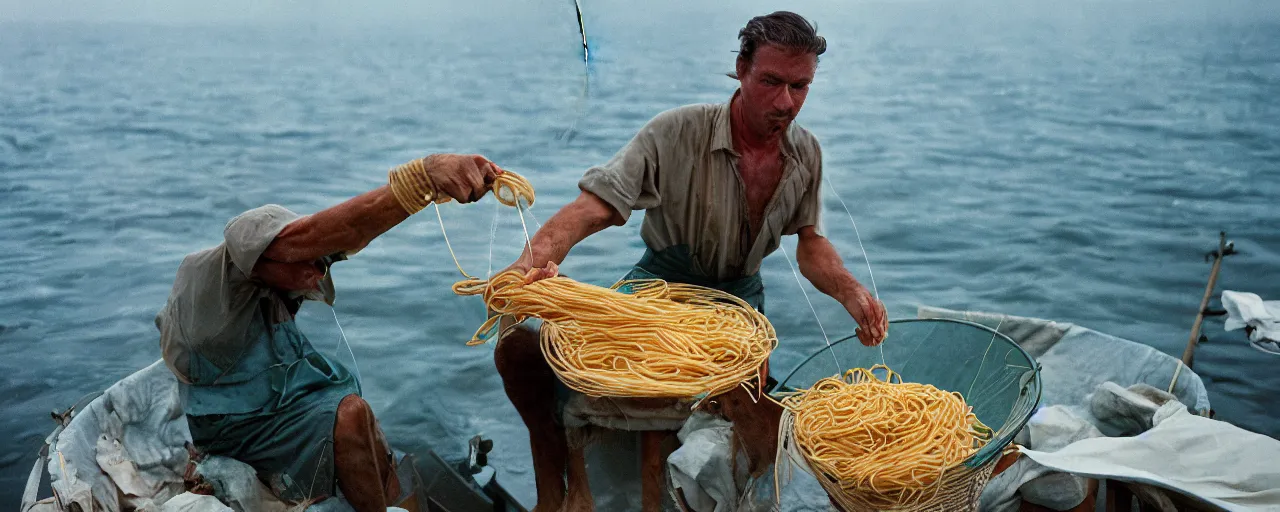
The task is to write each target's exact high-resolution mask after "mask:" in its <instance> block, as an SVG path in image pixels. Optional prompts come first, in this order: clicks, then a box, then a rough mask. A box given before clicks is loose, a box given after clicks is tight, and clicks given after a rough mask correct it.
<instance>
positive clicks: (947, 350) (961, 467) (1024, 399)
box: [774, 319, 1041, 512]
mask: <svg viewBox="0 0 1280 512" xmlns="http://www.w3.org/2000/svg"><path fill="white" fill-rule="evenodd" d="M882 349H883V352H882ZM882 353H883V356H882V355H881V354H882ZM877 364H884V365H886V366H888V367H889V368H890V369H891V370H893V371H894V372H896V373H897V374H899V375H900V376H901V377H902V380H903V381H904V382H918V383H922V384H931V385H933V386H935V387H937V388H938V389H941V390H945V391H955V392H959V393H960V394H961V396H963V397H964V399H965V402H966V403H967V404H968V405H969V406H971V407H972V408H973V412H974V414H975V415H976V416H977V417H978V420H979V421H981V422H982V423H983V424H984V425H987V426H988V427H991V428H992V429H994V430H995V434H994V436H993V438H992V439H991V441H990V442H988V443H987V444H986V445H985V446H983V447H982V448H981V449H980V450H978V451H977V452H976V453H974V454H973V455H971V456H970V457H969V458H968V459H965V460H964V462H962V463H960V464H958V465H956V466H954V467H952V468H950V469H948V470H947V471H946V472H945V473H944V474H943V476H942V480H941V482H940V483H939V491H938V492H937V493H935V494H933V495H932V497H931V498H929V499H927V500H925V501H923V502H921V503H917V504H915V505H914V506H913V507H912V508H911V510H947V511H952V510H977V506H978V498H979V497H980V496H981V495H982V489H983V488H984V487H985V486H986V483H987V481H988V480H989V479H990V478H991V473H992V470H993V469H994V468H995V464H996V463H997V462H998V461H999V459H1000V455H1001V454H1002V453H1003V452H1004V451H1005V449H1006V448H1008V447H1009V445H1010V443H1011V442H1012V441H1013V437H1014V436H1015V435H1017V433H1018V432H1019V431H1020V430H1022V427H1023V426H1025V425H1026V424H1027V420H1029V419H1030V418H1031V414H1032V413H1033V412H1034V411H1035V409H1036V407H1037V406H1038V405H1039V403H1040V390H1041V382H1040V371H1039V365H1038V364H1037V363H1036V361H1035V359H1033V358H1032V357H1031V355H1030V354H1028V353H1027V352H1026V351H1025V350H1023V349H1022V347H1019V346H1018V344H1017V343H1014V341H1013V340H1012V339H1009V337H1008V336H1005V335H1003V334H1000V333H999V332H997V331H996V330H995V329H991V328H990V327H987V326H984V325H981V324H977V323H973V322H967V321H963V320H951V319H903V320H894V321H892V322H889V334H888V336H887V337H886V338H885V341H884V343H882V344H881V346H880V347H865V346H863V345H862V344H861V343H859V342H858V340H857V338H856V337H854V336H848V337H845V338H842V339H840V340H836V341H834V342H832V344H831V347H830V348H827V347H823V348H822V349H821V350H818V351H817V352H814V353H813V354H812V355H810V356H809V357H808V358H806V359H805V360H804V361H803V362H801V363H800V365H799V366H797V367H796V369H795V370H792V372H791V373H790V374H789V375H787V376H786V378H784V379H783V380H782V381H781V382H780V383H779V385H778V387H777V388H776V389H775V390H774V392H775V393H785V392H790V391H796V390H800V389H806V388H808V387H810V386H811V385H813V383H815V382H817V381H818V380H819V379H823V378H826V377H831V376H833V375H840V374H843V373H844V372H845V370H847V369H850V368H871V367H872V366H874V365H877ZM784 421H785V420H784ZM779 462H781V461H779ZM805 467H806V468H807V469H808V470H809V472H810V473H811V474H813V475H814V476H815V477H816V478H817V480H818V482H819V483H821V484H822V486H823V488H824V489H826V491H827V493H828V494H830V495H831V496H832V498H833V499H834V500H835V501H837V502H841V503H842V505H843V508H846V509H848V512H853V511H854V510H870V509H869V508H866V507H859V506H857V505H856V504H857V503H858V502H859V501H861V500H859V499H858V498H857V497H848V496H838V493H840V492H843V491H841V489H840V486H839V483H838V482H834V481H832V480H831V479H830V478H829V477H826V476H825V475H821V473H819V472H817V471H815V470H814V469H813V468H812V467H810V466H809V465H808V464H807V463H806V464H805ZM840 498H848V499H840Z"/></svg>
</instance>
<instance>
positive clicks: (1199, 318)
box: [1182, 231, 1227, 368]
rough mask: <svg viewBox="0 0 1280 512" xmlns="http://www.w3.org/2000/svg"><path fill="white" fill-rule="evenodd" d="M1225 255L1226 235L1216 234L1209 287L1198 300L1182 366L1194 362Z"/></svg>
mask: <svg viewBox="0 0 1280 512" xmlns="http://www.w3.org/2000/svg"><path fill="white" fill-rule="evenodd" d="M1226 255H1227V233H1226V232H1225V231H1224V232H1220V233H1219V234H1218V250H1217V252H1215V253H1214V254H1213V270H1210V271H1209V285H1208V286H1206V287H1205V288H1204V297H1203V298H1201V299H1200V310H1199V311H1197V312H1196V322H1195V324H1193V325H1192V326H1191V338H1190V339H1188V340H1187V349H1186V350H1184V351H1182V364H1185V365H1187V368H1190V367H1191V363H1192V362H1193V361H1194V360H1195V355H1196V344H1197V343H1199V341H1200V324H1201V323H1203V322H1204V312H1205V311H1206V310H1207V309H1208V308H1209V298H1211V297H1213V287H1214V286H1215V285H1217V284H1218V271H1219V270H1220V269H1221V268H1222V258H1223V257H1225V256H1226Z"/></svg>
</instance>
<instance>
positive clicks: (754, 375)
mask: <svg viewBox="0 0 1280 512" xmlns="http://www.w3.org/2000/svg"><path fill="white" fill-rule="evenodd" d="M623 290H628V291H630V293H625V292H624V291H623ZM454 292H456V293H458V294H459V295H483V297H484V302H485V304H486V305H488V307H489V309H490V310H492V311H493V312H494V316H492V317H491V318H490V319H489V321H487V322H485V324H484V325H482V326H481V327H480V329H479V330H478V331H477V332H476V335H475V336H474V337H473V338H472V340H471V342H470V343H469V344H477V343H483V342H484V339H485V338H486V335H487V334H488V333H490V332H491V331H493V330H494V329H495V327H496V326H497V325H498V322H499V320H500V319H501V318H502V317H503V316H511V317H514V319H515V320H516V321H517V322H519V321H523V320H524V319H526V318H531V317H533V318H539V319H541V320H542V321H543V325H542V329H541V334H540V339H541V346H542V354H543V356H545V357H546V360H547V362H548V363H550V365H551V367H552V369H554V370H555V372H556V374H557V375H559V376H560V379H561V380H563V381H564V383H565V384H566V385H568V386H569V387H570V388H572V389H574V390H576V391H579V392H582V393H584V394H587V395H590V396H595V397H602V396H610V397H662V398H693V397H698V396H704V394H705V395H717V394H720V393H723V392H726V391H728V390H730V389H732V388H733V387H735V386H738V385H742V384H743V383H745V382H749V381H753V380H754V381H757V382H758V381H760V380H761V379H763V377H764V375H763V374H762V372H761V370H762V369H763V368H762V365H763V364H764V363H765V361H766V360H767V359H768V357H769V354H770V353H771V352H772V351H773V349H774V347H776V346H777V343H778V337H777V334H776V333H775V332H774V330H773V326H772V325H770V323H769V321H768V320H767V319H765V317H764V315H763V314H761V313H760V312H758V311H756V310H755V309H753V308H751V306H749V305H748V304H747V303H746V302H743V301H742V300H741V299H739V298H737V297H735V296H733V295H730V294H728V293H724V292H721V291H719V290H715V289H710V288H704V287H699V286H693V285H686V284H680V283H668V282H666V281H661V280H640V281H624V282H620V283H618V284H616V285H614V286H613V287H612V288H602V287H599V286H593V285H589V284H585V283H580V282H578V281H574V280H572V279H570V278H567V277H563V276H558V277H552V278H549V279H543V280H540V281H535V282H533V283H529V284H525V283H524V279H523V276H522V275H521V274H520V273H518V272H516V271H506V272H503V273H500V274H497V275H495V276H493V277H492V278H491V279H489V280H488V281H483V280H479V279H468V280H465V281H461V282H459V283H457V284H456V285H454Z"/></svg>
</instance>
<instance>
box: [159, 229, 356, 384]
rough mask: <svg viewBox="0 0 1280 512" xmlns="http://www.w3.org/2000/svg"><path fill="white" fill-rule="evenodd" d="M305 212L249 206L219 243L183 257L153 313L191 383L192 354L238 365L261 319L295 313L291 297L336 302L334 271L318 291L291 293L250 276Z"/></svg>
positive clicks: (177, 369)
mask: <svg viewBox="0 0 1280 512" xmlns="http://www.w3.org/2000/svg"><path fill="white" fill-rule="evenodd" d="M300 218H302V216H300V215H298V214H296V213H294V212H292V211H289V210H288V209H286V208H284V207H282V206H278V205H274V204H269V205H266V206H262V207H259V208H255V209H252V210H249V211H247V212H244V213H242V214H240V215H238V216H236V217H235V218H234V219H231V221H230V222H228V223H227V226H226V229H224V231H223V241H222V243H220V244H218V245H217V246H215V247H211V248H209V249H205V250H203V251H199V252H194V253H191V254H188V255H187V256H186V257H185V258H183V260H182V264H181V265H179V266H178V274H177V276H176V278H175V279H174V282H173V290H172V291H171V292H170V294H169V300H168V303H166V304H165V306H164V308H163V309H161V310H160V313H159V314H157V315H156V327H157V328H158V329H160V351H161V353H162V354H163V357H164V361H165V363H166V364H167V365H168V366H169V369H170V370H172V371H173V372H174V374H175V375H177V376H178V378H179V379H181V380H183V381H184V382H190V379H188V378H187V375H188V373H187V372H188V364H189V362H190V357H191V354H192V353H193V352H198V353H199V354H200V355H201V356H203V357H204V358H206V359H208V360H209V361H210V362H212V363H214V364H215V365H217V366H219V367H222V368H224V369H225V368H229V367H230V366H232V365H234V364H235V362H236V361H237V360H238V359H239V357H240V355H241V354H244V353H245V349H246V348H248V344H250V343H256V342H257V341H258V337H257V335H256V334H255V333H256V332H259V330H260V327H262V323H263V322H280V321H284V320H287V319H289V318H291V317H292V311H290V306H291V304H289V302H295V303H296V302H297V301H299V300H302V299H310V300H323V301H325V302H326V303H329V304H330V305H332V304H333V298H334V288H333V279H332V277H331V276H328V275H326V276H325V277H324V279H323V280H322V281H321V283H320V287H319V289H318V290H314V291H311V292H308V293H305V294H301V295H297V296H293V297H290V296H285V295H282V294H281V292H279V291H276V290H273V289H271V288H269V287H267V286H266V285H265V284H263V283H262V282H261V281H258V280H257V279H254V278H253V277H252V275H253V267H254V265H255V264H257V262H258V259H259V258H260V257H261V256H262V253H263V251H266V250H267V246H268V245H271V241H272V240H275V237H276V235H278V234H280V231H281V230H283V229H284V228H285V226H287V225H289V223H290V222H293V221H295V220H297V219H300ZM264 299H265V301H264ZM294 305H296V304H294ZM264 315H265V316H264Z"/></svg>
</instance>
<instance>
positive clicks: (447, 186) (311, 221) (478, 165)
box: [262, 154, 502, 263]
mask: <svg viewBox="0 0 1280 512" xmlns="http://www.w3.org/2000/svg"><path fill="white" fill-rule="evenodd" d="M426 162H427V167H426V168H425V169H426V173H427V174H428V175H429V176H430V178H431V181H432V182H433V183H434V185H435V188H436V191H437V193H438V194H442V195H448V196H449V197H452V198H454V199H456V200H458V201H459V202H463V203H466V202H471V201H475V200H478V199H479V198H480V197H483V195H484V193H485V191H486V190H487V189H488V186H489V184H491V183H493V180H494V178H495V177H496V176H497V175H498V173H500V172H502V171H501V169H499V168H498V167H497V166H496V165H494V164H493V163H492V162H490V161H488V160H486V159H485V158H484V157H481V156H479V155H452V154H441V155H432V156H430V157H427V159H426ZM408 218H409V213H408V212H407V211H405V209H404V207H403V206H402V205H401V204H400V203H399V202H398V201H397V200H396V197H395V194H393V193H392V191H391V187H390V186H388V185H383V186H381V187H378V188H376V189H373V190H370V191H368V192H365V193H363V194H360V195H358V196H356V197H353V198H351V199H348V200H346V201H343V202H342V203H339V204H337V205H334V206H332V207H330V208H326V209H324V210H321V211H319V212H317V213H316V214H314V215H311V216H308V217H305V218H302V219H299V220H298V221H296V222H292V223H290V224H289V225H288V226H285V228H284V229H283V230H281V231H280V234H278V235H276V238H275V240H272V242H271V245H269V246H267V250H266V251H264V252H263V253H262V256H263V257H264V258H266V259H269V260H273V261H277V262H282V263H298V262H312V261H315V260H317V259H319V258H322V257H324V256H328V255H330V254H334V253H338V252H354V251H357V250H360V249H363V248H364V247H365V246H366V245H368V244H369V242H371V241H372V240H373V239H374V238H377V237H378V236H380V235H382V234H383V233H386V232H387V230H389V229H391V228H393V227H395V226H396V225H397V224H399V223H401V222H404V220H405V219H408Z"/></svg>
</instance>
